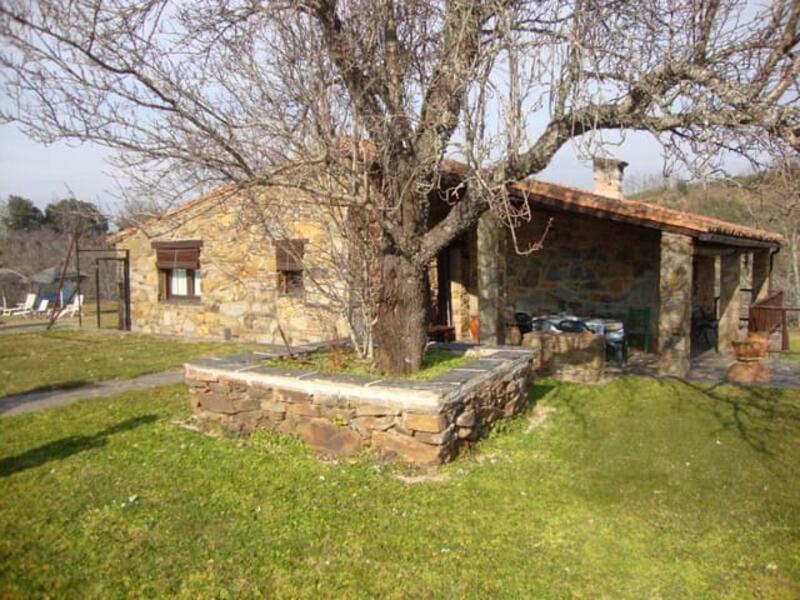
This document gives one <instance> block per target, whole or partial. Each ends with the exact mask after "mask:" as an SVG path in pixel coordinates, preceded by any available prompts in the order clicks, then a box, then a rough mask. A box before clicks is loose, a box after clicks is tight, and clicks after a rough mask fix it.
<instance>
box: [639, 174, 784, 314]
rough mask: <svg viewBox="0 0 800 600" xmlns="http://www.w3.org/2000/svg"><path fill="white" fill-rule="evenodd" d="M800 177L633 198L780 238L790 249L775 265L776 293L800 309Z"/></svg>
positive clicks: (681, 187) (678, 188)
mask: <svg viewBox="0 0 800 600" xmlns="http://www.w3.org/2000/svg"><path fill="white" fill-rule="evenodd" d="M796 175H797V176H795V177H791V176H786V177H778V176H776V175H771V174H762V175H753V176H748V177H737V178H733V179H730V180H725V181H712V182H708V183H706V184H703V183H689V182H678V184H677V185H675V186H671V187H667V186H663V185H662V186H658V187H655V188H652V189H649V190H645V191H643V192H639V193H637V194H633V195H630V196H629V197H630V198H632V199H636V200H640V201H642V202H651V203H653V204H658V205H660V206H664V207H667V208H674V209H677V210H683V211H688V212H693V213H697V214H701V215H707V216H709V217H715V218H718V219H724V220H725V221H731V222H733V223H739V224H741V225H747V226H750V227H757V228H759V229H766V230H769V231H775V232H777V233H780V234H781V235H782V236H784V239H785V240H786V244H785V246H784V247H783V248H782V249H781V251H780V252H779V253H778V255H777V257H776V260H775V265H774V270H773V281H772V284H773V289H774V290H783V291H784V292H786V293H787V296H786V298H785V302H786V303H787V304H794V305H796V304H800V266H799V265H798V260H800V191H799V190H800V184H799V183H798V182H800V168H798V170H797V172H796Z"/></svg>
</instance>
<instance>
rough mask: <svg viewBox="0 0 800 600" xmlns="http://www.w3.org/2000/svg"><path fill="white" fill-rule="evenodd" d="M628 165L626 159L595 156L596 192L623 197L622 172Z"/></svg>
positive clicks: (612, 196) (601, 194)
mask: <svg viewBox="0 0 800 600" xmlns="http://www.w3.org/2000/svg"><path fill="white" fill-rule="evenodd" d="M627 166H628V163H626V162H625V161H624V160H616V159H614V158H602V157H600V156H595V157H594V190H593V191H594V193H595V194H598V195H600V196H609V197H611V198H622V172H623V171H624V170H625V167H627Z"/></svg>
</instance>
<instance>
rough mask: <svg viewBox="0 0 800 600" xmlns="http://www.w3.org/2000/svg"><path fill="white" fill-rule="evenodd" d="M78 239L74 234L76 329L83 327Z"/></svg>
mask: <svg viewBox="0 0 800 600" xmlns="http://www.w3.org/2000/svg"><path fill="white" fill-rule="evenodd" d="M79 239H80V238H78V236H77V234H76V235H75V271H76V277H75V279H76V280H77V282H78V285H77V290H78V291H77V292H76V293H77V294H78V327H83V302H81V248H80V241H79ZM62 308H63V307H62Z"/></svg>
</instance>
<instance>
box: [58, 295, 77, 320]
mask: <svg viewBox="0 0 800 600" xmlns="http://www.w3.org/2000/svg"><path fill="white" fill-rule="evenodd" d="M81 306H83V294H80V295H78V296H75V298H74V299H73V300H72V302H70V303H69V304H68V305H67V306H65V307H64V308H62V309H61V310H60V311H58V315H57V316H56V319H60V318H62V317H74V316H77V314H78V311H79V310H80V308H81Z"/></svg>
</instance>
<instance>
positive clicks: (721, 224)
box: [108, 159, 784, 248]
mask: <svg viewBox="0 0 800 600" xmlns="http://www.w3.org/2000/svg"><path fill="white" fill-rule="evenodd" d="M442 167H443V170H444V171H446V172H449V173H450V174H451V175H453V176H455V177H462V176H463V175H464V174H465V173H466V172H467V171H468V167H467V165H465V164H464V163H461V162H458V161H454V160H449V159H445V160H444V161H443V164H442ZM236 189H237V188H236V186H233V185H229V186H225V187H222V188H219V189H217V190H215V191H212V192H211V193H209V194H206V195H204V196H201V197H199V198H197V199H195V200H192V201H190V202H187V203H185V204H182V205H180V206H178V207H176V208H174V209H172V210H171V211H168V212H167V213H165V214H164V215H163V216H162V217H156V218H155V219H152V220H158V219H160V218H165V217H172V216H175V215H177V214H179V213H183V212H185V211H187V210H189V209H191V208H194V207H197V206H199V205H202V204H205V203H207V202H211V201H221V200H224V199H225V197H226V196H228V195H230V194H232V193H235V192H236ZM511 189H512V191H514V192H515V193H516V194H517V195H518V196H519V197H520V198H523V199H525V200H527V201H528V202H530V203H531V204H533V205H534V206H541V207H544V208H550V209H555V210H562V211H568V212H576V213H582V214H587V215H589V216H593V217H597V218H601V219H609V220H612V221H620V222H625V223H631V224H633V225H639V226H642V227H650V228H653V229H660V230H666V231H671V232H673V233H682V234H684V235H688V236H690V237H692V238H695V239H698V240H700V241H706V242H714V243H721V244H728V245H732V246H744V247H762V248H763V247H769V248H778V247H780V246H781V245H782V244H783V242H784V239H783V236H781V235H780V234H778V233H774V232H772V231H766V230H763V229H756V228H754V227H746V226H744V225H738V224H736V223H731V222H728V221H723V220H721V219H715V218H713V217H707V216H704V215H698V214H696V213H691V212H685V211H680V210H674V209H671V208H665V207H663V206H658V205H657V204H651V203H648V202H641V201H638V200H629V199H627V198H611V197H609V196H601V195H599V194H594V193H592V192H589V191H586V190H581V189H578V188H573V187H569V186H566V185H561V184H556V183H549V182H546V181H539V180H536V179H531V180H527V181H520V182H517V183H513V184H511ZM135 231H136V228H135V227H130V228H127V229H123V230H121V231H118V232H117V233H114V234H111V235H110V236H109V237H108V241H109V242H110V243H112V244H115V243H117V242H120V241H122V240H123V239H124V238H126V237H127V236H128V235H130V234H131V233H133V232H135Z"/></svg>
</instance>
